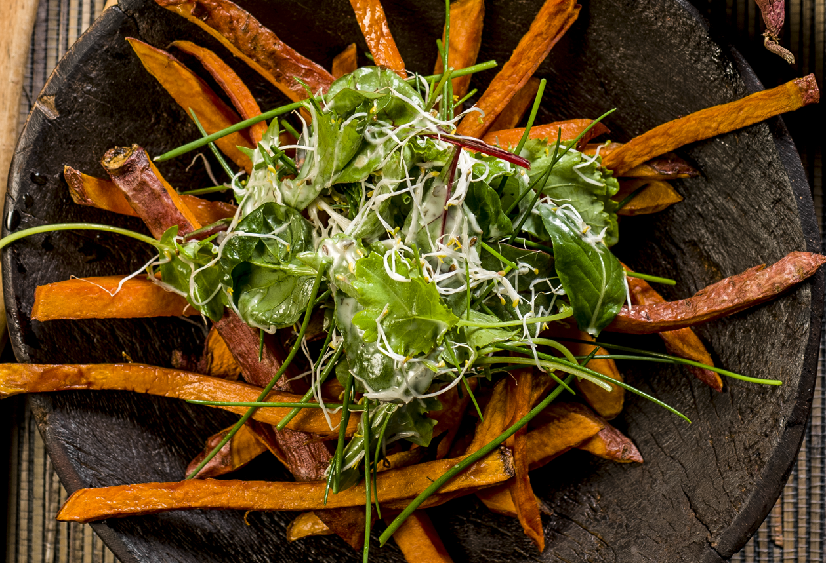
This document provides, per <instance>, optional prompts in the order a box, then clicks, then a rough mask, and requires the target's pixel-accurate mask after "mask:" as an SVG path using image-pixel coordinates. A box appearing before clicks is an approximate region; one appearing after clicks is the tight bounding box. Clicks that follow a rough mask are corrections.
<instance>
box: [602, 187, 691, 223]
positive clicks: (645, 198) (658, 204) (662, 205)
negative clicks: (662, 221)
mask: <svg viewBox="0 0 826 563" xmlns="http://www.w3.org/2000/svg"><path fill="white" fill-rule="evenodd" d="M637 190H639V191H638V192H637V194H636V195H635V196H634V197H633V198H632V199H631V200H630V201H629V202H628V203H626V204H625V205H623V206H622V207H621V208H619V209H618V210H617V215H626V216H634V215H650V214H652V213H659V212H660V211H662V210H663V209H666V208H668V207H670V206H672V205H674V204H675V203H679V202H681V201H682V200H683V196H681V195H680V194H678V193H677V190H675V189H674V188H673V187H671V184H669V183H668V182H663V181H661V180H631V181H629V182H622V183H621V184H620V191H619V192H617V195H616V196H614V198H613V199H614V201H616V202H618V203H619V202H622V201H623V200H624V199H625V198H626V197H627V196H629V195H630V194H632V193H634V192H635V191H637Z"/></svg>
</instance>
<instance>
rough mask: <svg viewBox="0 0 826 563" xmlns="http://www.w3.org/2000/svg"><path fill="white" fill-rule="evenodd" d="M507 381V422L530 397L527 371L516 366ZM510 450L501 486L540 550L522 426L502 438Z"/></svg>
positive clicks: (539, 527) (542, 539)
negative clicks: (508, 472)
mask: <svg viewBox="0 0 826 563" xmlns="http://www.w3.org/2000/svg"><path fill="white" fill-rule="evenodd" d="M507 382H508V400H507V403H508V414H509V415H510V420H509V421H508V426H510V425H512V424H514V423H515V422H516V421H518V420H520V419H521V418H522V417H523V416H525V415H526V414H528V411H529V410H530V399H531V390H532V389H531V371H530V370H520V371H518V372H516V373H515V374H514V377H513V378H509V379H508V380H507ZM505 444H506V445H507V446H509V447H510V448H512V450H513V469H514V476H513V479H511V480H510V481H508V482H507V483H506V484H505V485H503V487H507V489H508V492H509V493H510V496H511V498H512V499H513V504H514V506H516V516H517V518H518V519H519V523H520V524H521V525H522V530H524V532H525V534H526V535H527V536H528V537H529V538H531V539H532V540H533V542H534V543H535V544H536V547H537V548H538V549H539V551H540V553H541V552H542V551H544V550H545V532H544V530H543V529H542V518H541V516H540V514H539V505H538V504H537V502H536V496H535V495H534V494H533V488H532V487H531V479H530V476H529V475H528V465H529V462H530V460H529V457H528V451H527V448H528V436H527V428H524V427H523V428H522V429H520V430H519V432H517V433H516V434H514V435H513V436H511V437H510V438H508V440H507V441H506V442H505Z"/></svg>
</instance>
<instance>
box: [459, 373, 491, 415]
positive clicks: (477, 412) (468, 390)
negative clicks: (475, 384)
mask: <svg viewBox="0 0 826 563" xmlns="http://www.w3.org/2000/svg"><path fill="white" fill-rule="evenodd" d="M462 379H463V380H464V383H465V389H466V390H467V394H468V396H469V397H470V400H471V401H472V402H473V406H474V407H476V414H478V415H479V420H481V421H482V422H484V421H485V417H484V415H483V414H482V409H481V407H479V403H478V402H476V395H474V394H473V389H471V388H470V383H468V380H467V377H465V376H464V375H463V376H462Z"/></svg>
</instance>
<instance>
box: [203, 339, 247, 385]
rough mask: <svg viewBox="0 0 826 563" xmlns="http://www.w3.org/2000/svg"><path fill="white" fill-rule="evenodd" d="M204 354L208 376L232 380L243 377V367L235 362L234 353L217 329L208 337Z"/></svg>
mask: <svg viewBox="0 0 826 563" xmlns="http://www.w3.org/2000/svg"><path fill="white" fill-rule="evenodd" d="M204 352H205V353H204V356H205V359H206V362H207V365H206V366H205V367H206V369H207V374H208V375H210V376H212V377H220V378H221V379H231V380H235V379H238V376H240V375H241V366H239V365H238V362H236V361H235V358H234V357H233V356H232V351H231V350H230V349H229V346H227V343H226V342H225V341H224V339H223V338H221V335H220V334H219V333H218V331H217V330H216V329H215V327H212V329H210V331H209V334H208V335H207V340H206V344H205V345H204Z"/></svg>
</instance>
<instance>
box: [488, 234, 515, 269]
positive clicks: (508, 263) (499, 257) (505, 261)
mask: <svg viewBox="0 0 826 563" xmlns="http://www.w3.org/2000/svg"><path fill="white" fill-rule="evenodd" d="M479 242H480V243H481V245H482V248H484V249H485V250H487V251H488V252H489V253H491V254H493V257H494V258H496V259H497V260H499V261H500V262H502V263H503V264H504V265H506V266H507V267H508V268H507V270H506V271H510V270H515V269H516V264H514V263H513V262H511V261H510V260H508V259H507V258H505V257H504V256H502V255H501V254H499V253H498V252H496V251H495V250H494V249H493V248H492V247H490V246H489V245H487V244H485V242H484V241H479Z"/></svg>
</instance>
